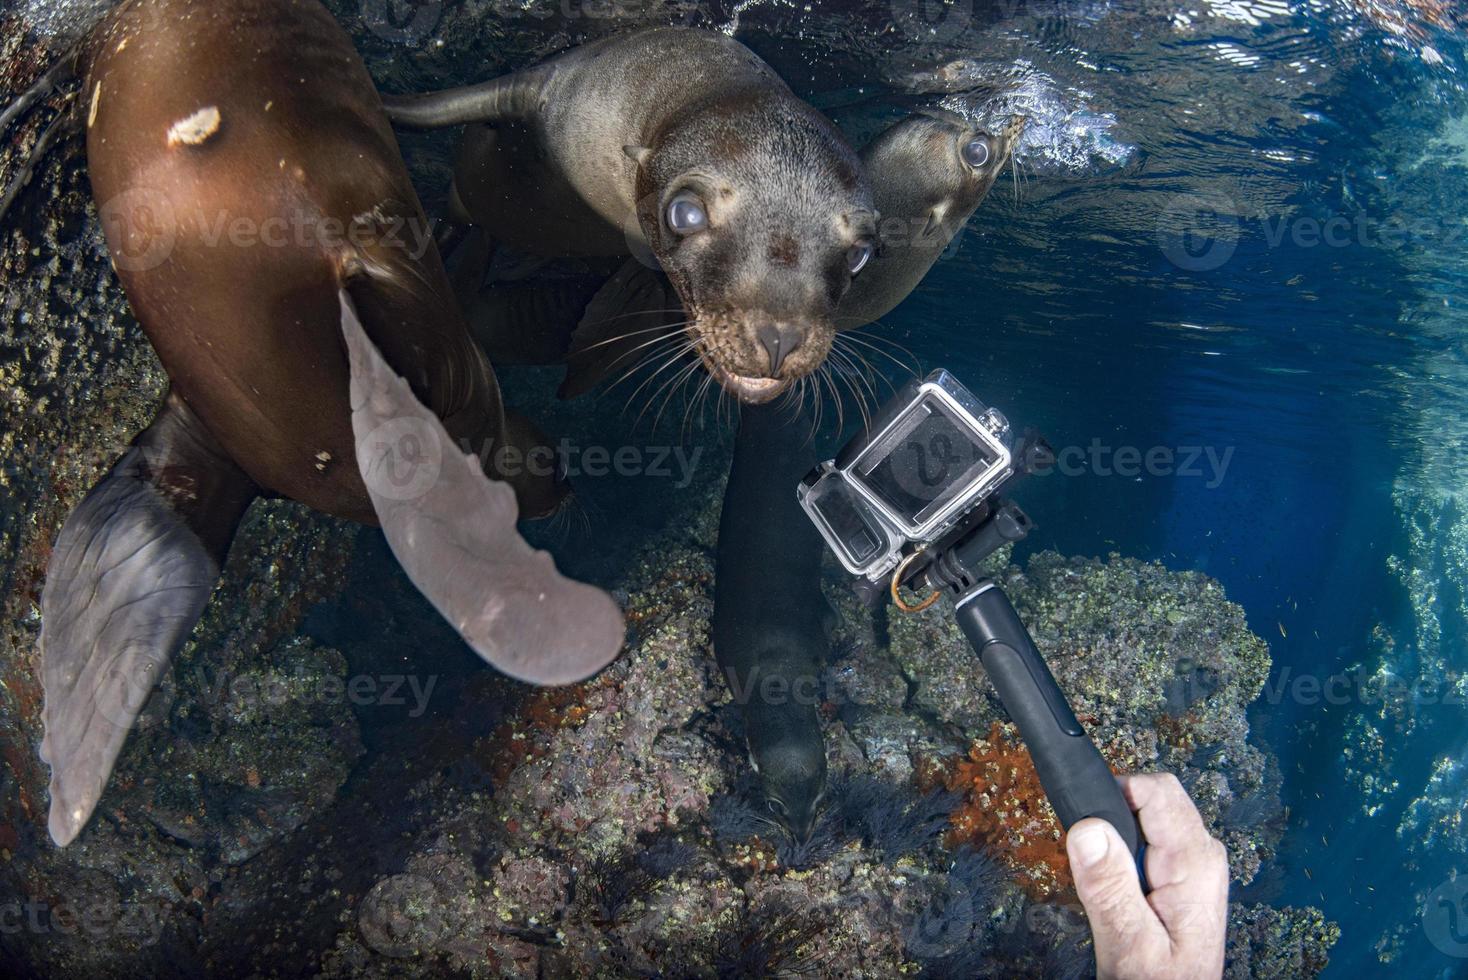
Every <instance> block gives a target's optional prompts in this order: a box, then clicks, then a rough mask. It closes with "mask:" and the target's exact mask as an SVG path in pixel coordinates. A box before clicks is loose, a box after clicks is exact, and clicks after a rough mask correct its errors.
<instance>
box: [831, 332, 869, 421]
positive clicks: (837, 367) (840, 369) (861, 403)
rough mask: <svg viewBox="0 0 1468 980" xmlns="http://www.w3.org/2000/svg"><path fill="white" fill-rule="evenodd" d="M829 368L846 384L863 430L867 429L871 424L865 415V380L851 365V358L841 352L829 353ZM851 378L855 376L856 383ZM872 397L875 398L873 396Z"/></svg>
mask: <svg viewBox="0 0 1468 980" xmlns="http://www.w3.org/2000/svg"><path fill="white" fill-rule="evenodd" d="M831 367H832V372H833V373H834V374H835V375H837V376H839V377H840V379H841V380H842V381H845V382H846V387H847V388H848V389H849V390H850V391H851V395H852V397H853V398H854V399H855V400H856V407H857V410H858V411H859V412H860V413H861V420H862V426H863V428H866V427H868V426H869V425H870V424H871V418H870V417H869V416H868V414H867V405H866V392H865V390H864V387H865V385H866V383H867V381H866V378H865V377H863V376H862V374H861V373H860V372H859V371H857V370H856V369H855V367H854V366H853V365H852V363H851V358H849V357H848V356H847V355H846V354H845V352H843V351H839V350H835V349H833V350H832V351H831ZM853 376H855V378H856V381H853V380H852V377H853ZM858 382H860V383H861V385H862V387H858V384H857V383H858ZM873 397H875V394H874V395H873Z"/></svg>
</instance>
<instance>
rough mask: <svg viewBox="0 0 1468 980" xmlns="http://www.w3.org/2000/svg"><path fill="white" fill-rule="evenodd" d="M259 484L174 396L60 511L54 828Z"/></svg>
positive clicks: (182, 623)
mask: <svg viewBox="0 0 1468 980" xmlns="http://www.w3.org/2000/svg"><path fill="white" fill-rule="evenodd" d="M258 492H259V491H258V488H257V487H256V486H255V484H254V483H253V482H251V481H250V479H249V477H247V476H245V474H244V472H243V471H242V470H240V469H239V468H238V467H237V466H235V464H234V463H233V462H232V461H231V460H230V459H229V458H228V457H227V456H225V455H224V453H223V450H222V449H220V448H219V447H218V445H217V444H216V443H215V442H214V440H213V438H212V437H211V436H210V435H209V433H208V432H207V431H206V430H205V429H204V427H203V425H202V423H200V422H199V420H198V418H197V416H195V415H194V414H193V412H192V411H190V410H189V408H188V406H187V405H185V404H184V403H183V401H182V400H181V399H179V398H178V397H177V396H174V395H170V396H169V398H168V401H167V402H166V403H165V404H164V407H163V410H162V411H161V412H159V414H158V417H157V418H156V419H154V420H153V424H152V425H151V426H149V427H148V429H147V430H146V431H144V432H143V433H142V434H141V435H140V436H138V438H137V439H136V440H134V442H133V445H132V446H131V447H130V448H129V449H128V450H127V452H126V453H125V454H124V455H123V456H122V458H121V459H120V460H118V461H117V463H116V464H115V465H114V466H113V467H112V470H111V471H110V472H109V473H108V474H107V476H105V477H104V478H103V479H102V481H101V482H100V483H98V484H97V485H96V486H95V487H93V488H92V491H91V492H90V493H88V494H87V496H86V498H85V499H83V500H82V502H81V504H80V505H79V506H78V507H77V508H76V510H74V511H72V513H71V515H70V516H69V517H67V519H66V523H65V524H64V525H62V528H61V534H60V535H59V536H58V537H57V540H56V546H55V548H54V549H53V550H52V552H51V560H50V562H49V564H48V565H47V568H46V585H45V588H44V589H43V590H42V593H41V640H40V648H41V684H42V687H43V688H44V690H45V696H46V702H45V708H44V709H43V712H42V718H43V721H44V725H45V736H44V738H43V739H42V741H41V758H42V760H43V761H45V762H46V763H47V764H49V765H50V767H51V813H50V818H49V821H48V823H49V827H50V831H51V839H52V840H54V841H55V842H56V843H57V844H58V845H60V846H63V847H64V846H65V845H67V844H69V843H70V842H71V841H72V839H73V838H75V837H76V835H77V834H78V833H79V832H80V831H81V829H82V827H83V826H84V825H85V824H86V822H87V819H88V818H89V817H90V816H91V814H92V810H93V809H94V808H95V807H96V805H97V801H98V800H99V799H100V798H101V796H102V790H103V789H104V788H105V787H106V785H107V778H108V776H109V775H110V774H111V772H112V766H113V764H114V763H115V762H116V761H117V755H118V753H119V752H120V751H121V750H122V744H123V741H124V740H125V739H126V738H127V732H128V729H129V728H131V727H132V725H133V722H134V721H135V720H136V718H137V716H138V713H139V712H140V711H141V710H142V708H143V705H144V704H145V703H146V702H147V700H148V695H149V694H150V693H151V692H152V690H153V687H154V685H155V684H157V682H158V680H159V679H160V678H161V677H162V676H163V673H164V671H166V670H167V669H168V665H169V662H170V661H171V660H172V658H173V655H174V654H175V653H176V652H177V651H178V649H179V648H180V647H181V646H183V643H184V641H185V640H187V639H188V636H189V632H190V630H192V629H193V627H194V623H195V622H197V621H198V619H199V616H200V615H201V614H202V613H203V611H204V607H205V605H206V604H207V603H208V602H209V595H210V593H211V592H213V590H214V583H215V581H216V580H217V579H218V578H219V568H220V565H221V563H222V562H223V560H224V555H225V553H226V552H227V551H228V549H229V542H230V541H231V540H232V539H233V537H234V532H235V529H236V527H238V525H239V520H240V518H241V517H242V516H243V515H244V512H245V509H246V508H247V507H248V506H249V504H250V501H252V500H253V499H254V498H255V497H256V496H257V494H258Z"/></svg>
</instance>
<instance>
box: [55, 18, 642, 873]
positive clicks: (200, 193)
mask: <svg viewBox="0 0 1468 980" xmlns="http://www.w3.org/2000/svg"><path fill="white" fill-rule="evenodd" d="M79 67H80V68H81V76H82V84H83V88H82V93H83V94H82V100H81V101H80V103H79V108H80V109H81V111H82V112H83V113H84V114H85V116H84V117H85V125H86V139H87V160H88V170H89V173H90V177H91V182H92V189H93V193H94V196H95V197H96V200H97V203H98V207H99V210H100V212H101V215H102V219H103V224H104V234H105V237H106V239H107V244H108V248H109V251H110V252H111V254H112V259H113V264H114V266H115V268H116V270H117V273H118V276H119V278H120V280H121V281H122V284H123V288H124V291H125V292H126V293H127V296H128V300H129V302H130V303H131V305H132V308H133V311H134V313H135V314H136V316H137V318H138V320H139V322H140V323H141V324H142V327H143V329H144V331H145V332H146V333H147V335H148V338H149V340H150V341H151V342H152V344H153V346H154V348H155V349H156V350H157V352H158V355H159V358H160V360H161V361H162V362H163V365H164V367H165V368H166V369H167V371H168V373H169V377H170V380H171V390H170V392H169V394H168V397H167V400H166V401H165V403H164V405H163V407H162V408H161V409H160V411H159V414H158V416H157V417H156V418H155V419H154V421H153V423H152V425H150V426H149V427H148V429H146V430H145V431H144V432H142V433H141V434H139V436H138V437H137V438H136V439H135V440H134V442H133V444H132V445H131V446H130V447H129V449H128V450H127V451H126V452H125V453H124V454H123V456H122V457H121V458H120V459H119V460H118V461H117V463H116V464H114V466H113V467H112V469H111V470H110V471H109V472H108V473H107V475H106V476H104V477H103V478H102V480H101V481H100V482H99V483H98V484H97V485H96V486H94V487H93V488H92V489H91V491H90V492H89V493H88V494H87V495H86V497H85V498H83V500H82V501H81V503H80V504H78V505H77V507H76V508H75V509H74V510H73V511H72V513H71V514H70V515H69V516H68V517H67V519H66V521H65V523H64V524H63V526H62V528H61V531H60V534H59V535H58V537H57V540H56V543H55V546H54V547H53V549H52V552H51V558H50V561H49V562H48V565H47V574H46V583H45V586H44V588H43V590H42V595H41V620H42V625H41V636H40V647H41V661H40V674H41V681H42V686H43V688H44V692H45V705H44V708H43V713H42V720H43V723H44V726H45V737H44V738H43V740H42V743H41V756H42V758H43V759H44V760H45V761H46V762H47V763H48V764H49V765H50V767H51V784H50V794H51V806H50V814H49V827H50V832H51V836H52V838H53V840H55V841H56V842H57V843H58V844H60V845H65V844H67V843H69V842H70V841H71V840H72V839H73V838H75V836H76V835H77V834H78V833H79V832H80V831H81V829H82V827H83V826H85V824H86V822H87V820H88V819H89V817H90V816H91V814H92V812H93V810H94V808H95V807H96V805H97V802H98V800H99V799H100V798H101V796H102V793H103V790H104V789H105V788H106V785H107V781H108V777H109V776H110V774H111V771H112V767H113V765H114V763H115V762H116V759H117V756H118V753H119V752H120V751H121V749H122V745H123V743H124V741H125V739H126V737H127V733H128V731H129V730H130V728H131V727H132V724H133V722H134V720H135V719H136V718H137V716H138V714H139V712H140V711H141V709H142V707H143V705H144V704H145V703H146V701H147V698H148V697H149V695H150V694H151V692H152V690H153V688H154V686H155V685H156V684H157V683H158V682H159V681H160V680H161V678H162V677H163V676H164V674H165V672H166V671H167V670H168V667H169V663H170V661H171V659H172V657H173V655H174V654H175V653H176V652H177V651H178V649H179V648H180V647H181V646H182V645H183V643H184V642H185V641H186V640H187V638H188V635H189V633H190V631H191V630H192V628H193V626H194V624H195V623H196V622H197V621H198V619H199V617H200V616H201V615H202V614H203V611H204V608H205V606H206V605H207V604H208V602H209V601H210V596H211V594H212V593H213V590H214V586H215V583H216V582H217V580H218V576H219V571H220V567H221V565H222V563H223V561H224V559H225V556H226V554H227V552H228V550H229V546H230V542H231V540H232V538H233V536H234V533H235V530H236V528H237V527H238V525H239V522H240V520H241V518H242V516H243V515H244V512H245V510H246V508H247V507H248V506H249V505H250V503H251V501H253V500H254V499H255V498H256V497H258V496H260V495H262V494H273V495H279V496H284V497H289V498H291V499H294V500H298V501H300V502H302V503H304V504H307V505H309V506H311V507H313V508H315V509H317V510H321V511H324V512H326V513H329V514H333V515H336V516H340V517H346V518H350V519H353V520H357V521H362V522H365V523H374V524H376V523H380V524H381V526H382V528H383V531H384V534H385V535H386V537H387V541H388V544H389V546H390V547H391V548H392V550H393V553H394V555H395V556H396V557H397V559H398V561H399V563H400V564H401V565H402V567H403V569H404V571H405V572H406V573H407V574H408V577H409V578H410V579H411V580H412V581H413V583H414V584H415V585H416V586H417V587H418V589H419V590H420V591H421V592H422V593H423V594H424V596H425V597H426V598H427V599H428V600H429V601H430V602H431V603H432V604H433V605H434V606H435V608H437V609H438V610H439V611H440V612H441V613H442V614H443V615H444V617H445V618H446V619H447V620H448V621H449V622H450V623H451V624H452V625H453V626H454V627H455V629H456V630H457V631H458V632H459V634H460V636H461V637H463V639H464V640H465V642H466V643H468V644H469V646H470V647H472V648H473V649H474V650H475V651H476V652H478V653H479V654H480V655H481V656H482V657H484V658H485V659H486V660H487V661H488V662H490V663H492V664H494V665H495V666H496V667H498V668H499V669H501V670H503V671H504V672H505V673H508V674H510V675H511V676H514V677H517V678H519V679H521V680H527V681H532V682H535V683H545V684H558V683H570V682H572V681H576V680H581V679H584V678H585V677H587V676H590V675H591V674H593V673H595V672H596V671H597V670H599V669H601V668H602V667H603V666H605V665H606V664H607V663H608V662H609V661H610V660H611V659H612V658H613V657H614V656H615V655H616V653H617V651H618V650H619V649H620V647H621V644H622V640H623V636H624V630H625V627H624V624H623V621H622V617H621V613H620V610H618V609H617V607H616V605H615V603H614V602H613V601H612V599H611V598H610V597H609V596H608V595H606V594H605V593H604V592H601V591H600V590H598V589H594V588H591V587H589V586H586V585H583V584H581V583H578V582H572V581H570V580H567V579H564V578H562V577H561V576H560V575H559V574H558V573H557V572H556V570H555V567H554V563H553V562H552V561H551V559H550V557H549V556H548V555H546V554H544V553H540V552H535V551H534V550H533V549H531V548H530V547H529V546H528V545H527V544H526V543H525V542H524V541H523V540H522V539H521V538H520V537H519V536H518V534H517V533H516V530H515V526H516V519H517V517H519V516H522V515H525V516H529V515H533V514H536V513H538V512H539V511H537V509H536V508H537V507H538V506H540V505H541V504H548V505H550V506H551V507H553V506H554V504H555V503H557V502H559V500H560V499H561V497H562V496H563V495H564V487H563V486H562V481H561V480H560V479H559V478H558V468H557V467H555V465H554V458H553V451H552V455H551V456H550V458H548V459H546V460H545V463H546V465H545V466H544V467H543V468H542V469H539V470H537V469H535V468H534V467H527V466H518V467H517V468H516V471H515V472H514V473H513V474H510V473H504V474H499V473H497V472H495V471H494V470H491V471H490V473H488V474H487V473H486V472H485V469H484V467H483V466H481V462H480V459H481V457H478V456H474V455H465V453H464V452H463V450H462V448H461V446H464V445H465V444H467V446H468V447H469V448H472V449H474V450H475V452H476V453H478V452H482V451H485V450H488V449H491V448H495V449H497V448H499V447H501V446H502V445H503V444H505V443H511V444H515V445H516V446H517V448H520V444H522V443H525V442H527V441H528V442H531V443H535V444H537V445H538V446H540V447H544V448H547V449H548V442H547V441H546V440H544V438H543V437H542V436H541V435H540V434H539V433H538V431H537V430H535V429H534V428H533V427H531V426H529V425H528V424H527V423H526V422H525V421H524V420H521V419H519V418H516V417H507V415H506V412H505V409H504V406H503V404H502V402H501V399H500V393H499V387H498V384H497V382H496V381H495V377H494V374H493V371H492V369H491V368H490V366H489V362H488V361H487V359H486V358H485V357H484V355H483V354H482V353H481V352H480V351H479V350H478V349H477V347H476V346H475V344H474V343H473V340H472V338H471V336H470V334H469V332H468V328H467V325H466V323H465V321H464V320H463V317H462V315H461V314H460V313H459V311H458V309H457V307H456V306H455V304H454V302H453V297H452V291H451V289H450V286H449V282H448V278H447V275H446V273H445V272H444V269H443V265H442V262H441V260H440V259H439V256H438V252H437V250H436V249H435V248H434V246H433V243H432V241H431V236H430V235H428V227H429V226H428V223H427V221H426V219H425V218H424V216H423V213H422V210H421V207H420V206H419V204H418V199H417V196H416V195H415V194H414V191H413V188H412V185H411V183H410V182H409V179H408V175H407V171H406V169H405V167H404V166H403V163H402V160H401V157H400V155H399V153H398V150H397V146H396V142H395V140H394V138H393V134H392V131H391V128H390V126H389V125H388V123H387V120H386V117H385V116H384V115H383V113H382V109H381V105H380V102H379V100H378V97H377V94H376V92H375V90H374V88H373V86H372V81H371V79H370V78H369V77H368V75H367V72H366V69H365V67H364V66H363V65H362V63H361V61H360V60H359V59H358V57H357V55H356V52H355V51H354V49H353V48H352V45H351V42H350V41H349V40H348V38H347V36H346V34H345V32H343V31H342V29H341V27H340V26H339V25H338V24H337V23H336V21H335V20H334V19H333V18H332V17H331V16H330V15H329V14H328V13H327V12H326V10H325V8H323V7H322V6H321V5H320V4H319V3H318V2H317V0H238V2H232V3H229V4H218V3H213V2H210V0H131V2H128V3H125V4H124V5H122V6H121V7H119V8H117V9H116V10H115V11H113V12H112V13H111V14H110V15H109V18H108V19H107V20H106V21H104V22H103V24H102V25H101V26H100V27H99V28H98V29H97V30H96V31H95V32H94V33H93V34H92V35H91V36H90V37H89V40H88V43H87V46H86V48H85V50H84V51H83V52H82V53H81V55H80V65H79ZM414 229H417V230H418V231H420V232H422V233H423V235H424V238H423V239H421V240H419V239H417V238H415V237H414V235H413V232H414ZM359 447H364V448H363V451H362V452H360V453H359V451H358V449H359ZM400 454H401V455H400ZM484 458H487V459H493V460H496V461H498V460H507V459H508V458H509V457H508V456H507V455H506V454H500V453H497V452H496V453H489V452H485V454H484ZM525 458H526V457H525V453H524V450H523V449H521V453H520V456H519V459H521V460H524V459H525ZM500 475H503V476H504V477H505V479H503V480H501V479H498V477H499V476H500ZM517 498H518V501H517Z"/></svg>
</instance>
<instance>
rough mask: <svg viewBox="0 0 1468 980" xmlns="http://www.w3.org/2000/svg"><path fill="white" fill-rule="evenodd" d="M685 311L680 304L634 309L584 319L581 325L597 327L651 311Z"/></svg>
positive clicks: (653, 328) (645, 314)
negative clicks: (664, 307)
mask: <svg viewBox="0 0 1468 980" xmlns="http://www.w3.org/2000/svg"><path fill="white" fill-rule="evenodd" d="M686 312H687V311H686V310H684V309H683V307H681V306H672V307H668V308H666V309H661V310H659V309H652V308H648V309H636V310H632V311H631V312H630V313H618V314H617V315H615V316H608V317H602V318H601V319H600V320H586V321H584V322H583V323H582V324H581V325H582V326H584V327H599V326H602V325H603V324H607V323H613V322H615V321H617V320H626V319H629V318H631V317H634V316H648V315H650V314H653V313H686ZM687 322H688V321H686V320H685V321H684V323H687ZM661 329H662V327H648V330H661ZM646 332H647V331H646V330H639V331H637V333H646ZM622 336H624V337H630V336H632V334H623V335H622Z"/></svg>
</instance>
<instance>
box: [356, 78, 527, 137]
mask: <svg viewBox="0 0 1468 980" xmlns="http://www.w3.org/2000/svg"><path fill="white" fill-rule="evenodd" d="M545 77H546V76H545V71H544V69H543V68H531V69H528V70H526V71H522V72H516V73H515V74H513V75H505V76H503V77H501V78H495V79H491V80H490V81H487V82H480V83H479V84H478V85H465V86H463V87H462V88H451V89H444V90H443V91H442V92H420V93H414V94H411V95H384V96H383V97H382V108H383V109H384V111H386V112H387V118H388V119H389V120H390V121H391V122H392V124H393V125H394V126H401V127H403V128H404V129H442V128H444V127H446V126H462V125H464V124H466V123H472V122H511V121H514V120H521V119H526V118H528V117H530V116H531V115H533V114H534V113H535V111H536V109H537V107H538V106H539V104H540V96H541V90H542V88H543V85H544V81H545Z"/></svg>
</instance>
